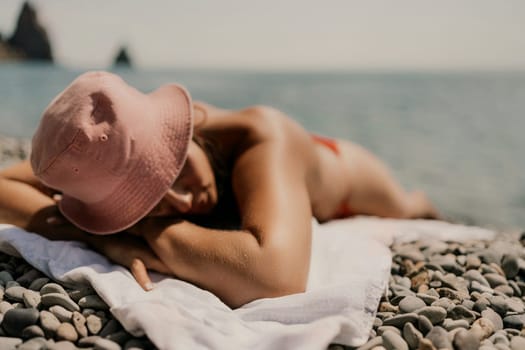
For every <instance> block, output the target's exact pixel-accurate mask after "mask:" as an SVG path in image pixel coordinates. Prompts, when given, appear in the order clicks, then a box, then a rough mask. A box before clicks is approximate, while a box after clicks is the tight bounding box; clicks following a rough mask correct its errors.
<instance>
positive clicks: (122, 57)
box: [113, 46, 131, 67]
mask: <svg viewBox="0 0 525 350" xmlns="http://www.w3.org/2000/svg"><path fill="white" fill-rule="evenodd" d="M113 65H114V66H119V67H122V66H124V67H131V59H130V58H129V54H128V50H127V48H126V47H125V46H122V47H121V48H120V50H119V51H118V54H117V56H115V60H114V62H113Z"/></svg>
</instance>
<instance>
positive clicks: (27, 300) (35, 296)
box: [22, 289, 41, 309]
mask: <svg viewBox="0 0 525 350" xmlns="http://www.w3.org/2000/svg"><path fill="white" fill-rule="evenodd" d="M22 299H23V301H24V305H25V306H26V307H28V308H31V307H33V308H35V309H36V308H38V306H39V305H40V299H41V298H40V294H39V293H38V292H35V291H33V290H30V289H26V290H25V291H24V293H23V294H22Z"/></svg>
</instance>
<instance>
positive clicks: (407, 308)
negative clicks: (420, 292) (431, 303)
mask: <svg viewBox="0 0 525 350" xmlns="http://www.w3.org/2000/svg"><path fill="white" fill-rule="evenodd" d="M425 306H426V304H425V302H424V301H423V300H421V299H419V298H418V297H415V296H406V297H404V298H403V300H401V302H400V303H399V310H400V311H401V312H403V313H409V312H414V311H415V310H417V309H420V308H422V307H425Z"/></svg>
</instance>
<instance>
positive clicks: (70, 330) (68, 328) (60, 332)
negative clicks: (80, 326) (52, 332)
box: [56, 322, 78, 342]
mask: <svg viewBox="0 0 525 350" xmlns="http://www.w3.org/2000/svg"><path fill="white" fill-rule="evenodd" d="M56 338H57V339H58V340H67V341H71V342H76V341H77V339H78V334H77V331H76V330H75V327H73V325H72V324H71V323H67V322H64V323H61V324H60V326H59V327H58V329H57V332H56Z"/></svg>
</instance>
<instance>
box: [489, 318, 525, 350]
mask: <svg viewBox="0 0 525 350" xmlns="http://www.w3.org/2000/svg"><path fill="white" fill-rule="evenodd" d="M481 317H484V318H487V319H489V320H490V321H491V322H492V324H493V325H494V330H496V331H498V330H500V329H503V319H502V318H501V316H500V315H499V314H498V313H497V312H495V311H494V310H492V309H491V308H487V309H485V310H483V311H482V312H481ZM524 349H525V348H524Z"/></svg>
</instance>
